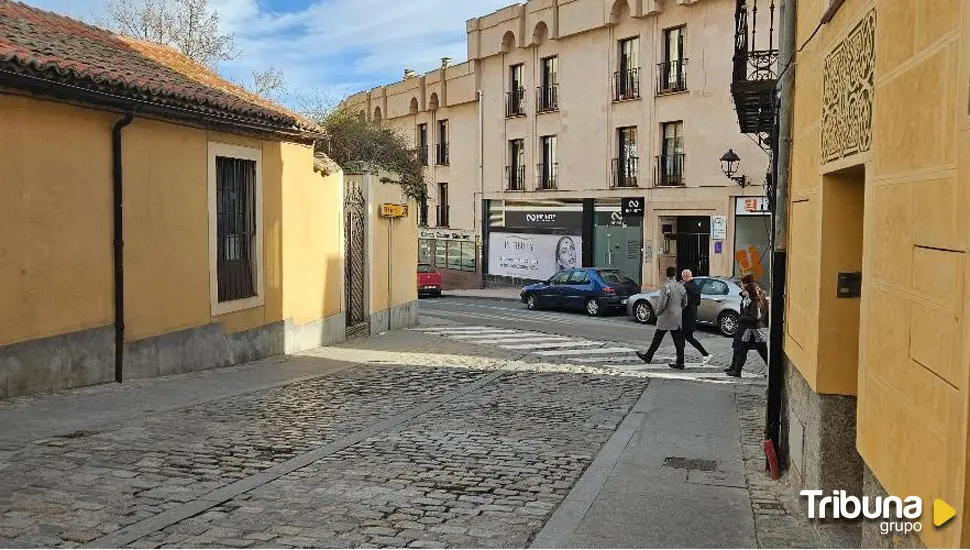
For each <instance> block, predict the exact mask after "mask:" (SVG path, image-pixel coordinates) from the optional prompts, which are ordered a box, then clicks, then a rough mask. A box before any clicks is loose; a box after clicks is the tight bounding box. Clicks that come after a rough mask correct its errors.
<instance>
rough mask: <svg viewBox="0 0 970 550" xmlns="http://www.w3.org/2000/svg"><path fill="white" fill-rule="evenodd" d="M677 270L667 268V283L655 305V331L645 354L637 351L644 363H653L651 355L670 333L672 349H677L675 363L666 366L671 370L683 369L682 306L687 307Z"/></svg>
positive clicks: (684, 292) (685, 294)
mask: <svg viewBox="0 0 970 550" xmlns="http://www.w3.org/2000/svg"><path fill="white" fill-rule="evenodd" d="M675 277H677V268H675V267H668V268H667V282H666V283H665V284H664V286H663V288H661V289H660V298H659V301H658V304H657V311H656V312H655V313H656V315H657V330H656V331H654V333H653V341H652V342H651V343H650V348H649V349H648V350H647V351H646V353H644V352H641V351H638V352H637V357H639V358H640V359H642V360H643V362H644V363H648V364H649V363H650V362H651V361H653V354H654V353H657V349H658V348H659V347H660V343H661V342H663V339H664V336H665V335H666V334H667V333H668V332H670V336H671V337H672V338H673V339H674V347H675V348H676V349H677V362H676V363H670V364H669V365H667V366H668V367H670V368H672V369H683V368H684V343H685V338H684V331H683V326H684V318H683V315H684V306H686V305H687V291H686V290H685V289H684V287H683V286H682V285H681V284H680V283H678V282H677V280H676V278H675Z"/></svg>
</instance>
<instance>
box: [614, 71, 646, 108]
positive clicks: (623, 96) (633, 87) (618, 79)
mask: <svg viewBox="0 0 970 550" xmlns="http://www.w3.org/2000/svg"><path fill="white" fill-rule="evenodd" d="M631 99H640V69H639V68H636V69H626V70H623V71H616V72H615V73H613V101H628V100H631Z"/></svg>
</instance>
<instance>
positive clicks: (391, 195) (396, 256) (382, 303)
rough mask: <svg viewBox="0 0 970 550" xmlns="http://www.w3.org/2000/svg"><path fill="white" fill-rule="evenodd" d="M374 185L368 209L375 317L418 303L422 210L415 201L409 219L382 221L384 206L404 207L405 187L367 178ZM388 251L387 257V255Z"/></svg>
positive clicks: (372, 297) (372, 305)
mask: <svg viewBox="0 0 970 550" xmlns="http://www.w3.org/2000/svg"><path fill="white" fill-rule="evenodd" d="M365 178H366V179H365V181H371V182H372V183H371V185H370V187H369V196H368V201H369V203H368V207H369V208H370V217H371V220H372V222H371V225H370V231H371V233H372V235H371V237H370V238H371V239H372V240H371V250H373V251H374V253H373V254H372V256H371V257H370V258H368V262H369V263H370V265H371V268H370V270H371V271H370V272H371V285H370V288H371V295H370V311H371V313H375V312H379V311H384V310H386V309H389V308H392V307H395V306H399V305H402V304H406V303H408V302H413V301H414V300H417V299H418V282H417V278H418V275H417V269H418V216H417V213H418V209H417V204H416V203H415V202H414V201H410V202H409V205H408V215H407V216H406V217H403V218H382V217H380V208H381V204H382V203H393V204H401V203H403V202H404V201H405V198H404V197H402V193H401V187H400V186H398V185H396V184H393V183H381V182H380V181H379V179H378V178H377V177H374V176H366V177H365ZM385 251H386V253H385Z"/></svg>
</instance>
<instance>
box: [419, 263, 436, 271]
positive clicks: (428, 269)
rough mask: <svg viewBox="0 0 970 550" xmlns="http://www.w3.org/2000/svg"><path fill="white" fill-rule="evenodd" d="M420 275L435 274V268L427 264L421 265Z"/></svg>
mask: <svg viewBox="0 0 970 550" xmlns="http://www.w3.org/2000/svg"><path fill="white" fill-rule="evenodd" d="M418 273H434V268H433V267H431V266H430V265H428V264H426V263H419V264H418Z"/></svg>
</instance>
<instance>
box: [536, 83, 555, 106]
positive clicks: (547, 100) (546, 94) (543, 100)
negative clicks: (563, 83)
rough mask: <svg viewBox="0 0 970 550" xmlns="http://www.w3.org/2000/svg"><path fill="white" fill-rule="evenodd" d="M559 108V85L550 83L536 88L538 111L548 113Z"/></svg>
mask: <svg viewBox="0 0 970 550" xmlns="http://www.w3.org/2000/svg"><path fill="white" fill-rule="evenodd" d="M558 110H559V85H558V84H548V85H546V86H539V87H538V88H537V89H536V112H537V113H548V112H550V111H558Z"/></svg>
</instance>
